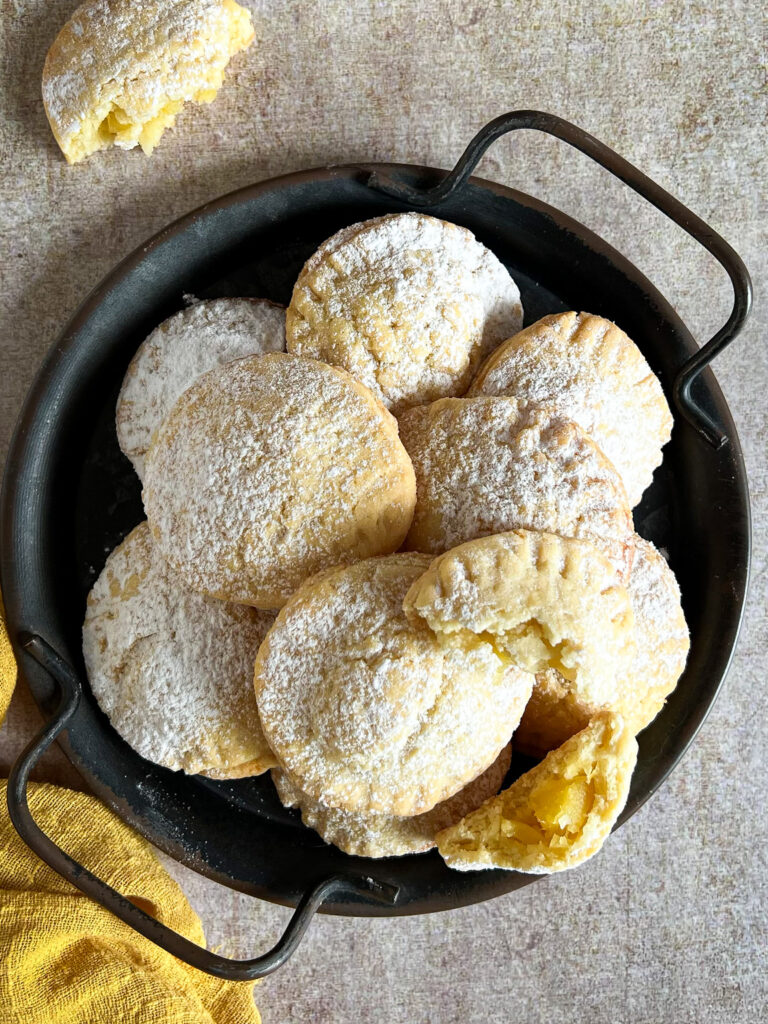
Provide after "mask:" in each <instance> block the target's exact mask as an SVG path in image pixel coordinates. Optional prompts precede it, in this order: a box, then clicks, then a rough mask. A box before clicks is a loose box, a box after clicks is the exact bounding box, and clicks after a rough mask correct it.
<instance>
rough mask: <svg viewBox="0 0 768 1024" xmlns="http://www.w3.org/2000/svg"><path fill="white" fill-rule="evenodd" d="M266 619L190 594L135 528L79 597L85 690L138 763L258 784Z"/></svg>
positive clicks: (264, 754)
mask: <svg viewBox="0 0 768 1024" xmlns="http://www.w3.org/2000/svg"><path fill="white" fill-rule="evenodd" d="M273 618H274V616H272V615H270V614H267V613H265V612H257V611H255V610H254V609H253V608H243V607H241V606H239V605H232V604H225V603H224V602H222V601H214V600H212V599H210V598H206V597H201V596H200V595H199V594H193V593H190V592H189V591H188V590H186V589H185V588H184V587H183V586H182V585H181V583H180V582H179V581H178V580H177V579H176V578H175V577H174V576H173V575H172V573H171V572H170V571H169V570H168V568H167V567H166V566H165V564H164V562H163V561H162V559H161V558H159V557H158V555H157V551H156V550H155V548H154V545H153V544H152V538H151V535H150V532H149V527H148V526H147V524H146V523H141V525H140V526H137V527H136V529H135V530H133V532H132V533H130V534H129V535H128V536H127V537H126V539H125V540H124V541H123V542H122V544H120V545H119V547H117V548H115V550H114V551H113V552H112V554H111V555H110V556H109V558H108V559H107V562H106V565H105V566H104V569H103V570H102V572H101V575H100V576H99V578H98V579H97V580H96V583H95V584H94V586H93V589H92V590H91V593H90V594H89V596H88V607H87V611H86V615H85V623H84V625H83V654H84V657H85V665H86V669H87V671H88V678H89V680H90V683H91V689H92V690H93V693H94V696H95V697H96V700H97V701H98V702H99V704H100V706H101V708H102V710H103V711H105V712H106V714H107V715H108V716H109V718H110V720H111V722H112V725H113V726H114V727H115V729H116V730H117V732H119V733H120V735H121V736H122V737H123V739H124V740H125V741H126V742H127V743H129V744H130V746H132V747H133V749H134V750H135V751H137V753H139V754H141V756H142V757H145V758H147V760H149V761H154V762H155V763H156V764H161V765H164V766H165V767H166V768H171V769H173V770H174V771H179V770H182V771H185V772H192V773H200V774H203V775H210V776H211V777H213V778H220V779H224V778H227V779H235V778H240V777H241V776H244V775H258V774H259V773H260V772H263V771H266V770H267V768H271V767H272V766H273V765H274V764H275V763H276V762H275V759H274V757H273V756H272V753H271V751H270V749H269V747H268V746H267V742H266V740H265V739H264V734H263V732H262V730H261V725H260V723H259V716H258V712H257V710H256V701H255V699H254V696H253V686H252V671H253V669H252V666H253V661H254V659H255V657H256V652H257V651H258V649H259V644H260V643H261V641H262V639H263V638H264V635H265V633H266V632H267V629H268V628H269V626H270V625H271V623H272V620H273Z"/></svg>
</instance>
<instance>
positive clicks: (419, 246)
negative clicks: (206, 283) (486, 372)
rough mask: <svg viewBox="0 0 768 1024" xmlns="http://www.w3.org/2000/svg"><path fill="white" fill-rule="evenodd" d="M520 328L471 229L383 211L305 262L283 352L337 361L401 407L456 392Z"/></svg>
mask: <svg viewBox="0 0 768 1024" xmlns="http://www.w3.org/2000/svg"><path fill="white" fill-rule="evenodd" d="M521 324H522V306H521V304H520V293H519V291H518V289H517V286H516V284H515V283H514V281H513V280H512V278H511V277H510V276H509V274H508V272H507V271H506V269H505V268H504V266H503V265H502V264H501V263H500V262H499V260H498V259H497V258H496V257H495V256H494V255H493V253H491V252H490V251H489V250H488V249H486V248H485V246H483V245H481V244H480V243H479V242H478V241H477V240H476V239H475V237H474V236H473V235H472V234H471V232H469V231H467V230H466V229H465V228H461V227H459V226H458V225H456V224H450V223H447V222H446V221H441V220H437V219H436V218H434V217H426V216H424V215H423V214H416V213H405V214H389V215H387V216H385V217H380V218H377V219H375V220H371V221H365V222H363V223H361V224H353V225H351V226H350V227H347V228H344V229H342V231H340V232H338V233H337V234H336V235H334V236H333V237H332V238H330V239H328V241H326V242H325V243H324V244H323V245H322V246H321V247H320V248H319V249H318V250H317V252H316V253H315V254H314V255H313V256H312V257H310V259H309V260H308V261H307V263H306V265H305V267H304V268H303V270H302V272H301V274H300V275H299V279H298V281H297V282H296V286H295V288H294V292H293V297H292V299H291V304H290V306H289V309H288V318H287V334H288V350H289V351H292V352H297V353H299V354H304V355H308V356H313V357H315V358H318V359H323V360H325V361H326V362H330V363H333V364H334V365H338V366H343V367H344V368H345V369H347V370H349V372H350V373H352V375H353V376H354V377H356V378H357V379H358V380H360V381H361V382H362V383H364V384H365V385H366V386H367V387H369V388H370V389H371V390H372V391H373V392H374V394H376V395H377V396H378V397H379V398H381V400H382V401H383V402H384V404H385V405H386V406H387V407H388V408H390V409H392V410H394V411H396V412H399V411H401V410H402V409H404V408H407V407H408V406H411V405H417V404H421V403H424V402H430V401H432V400H434V399H436V398H439V397H441V396H443V395H456V394H462V393H463V392H464V391H465V390H466V389H467V387H468V385H469V382H470V380H471V377H472V374H473V373H474V371H475V369H476V367H477V366H478V364H479V362H480V360H481V359H482V358H484V356H485V355H487V353H488V352H489V351H490V350H491V349H492V348H493V347H494V346H495V345H498V344H499V342H500V341H502V340H503V339H504V338H506V337H509V335H510V334H513V333H514V332H515V331H517V330H519V328H520V326H521Z"/></svg>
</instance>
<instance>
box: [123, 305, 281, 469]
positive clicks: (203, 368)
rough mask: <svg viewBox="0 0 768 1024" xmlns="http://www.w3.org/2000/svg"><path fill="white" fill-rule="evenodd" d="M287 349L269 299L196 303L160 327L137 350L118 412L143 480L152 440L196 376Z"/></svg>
mask: <svg viewBox="0 0 768 1024" xmlns="http://www.w3.org/2000/svg"><path fill="white" fill-rule="evenodd" d="M284 348H285V309H284V308H283V307H282V306H278V305H277V304H276V303H274V302H268V301H267V300H266V299H209V300H208V301H206V302H195V303H194V305H192V306H189V307H188V308H187V309H182V310H180V311H179V312H178V313H174V314H173V316H171V317H169V318H168V319H167V320H164V321H163V322H162V323H161V324H160V325H159V326H157V327H156V328H155V329H154V331H152V333H151V334H150V335H149V336H148V337H147V338H146V339H145V340H144V341H143V342H142V343H141V345H139V347H138V349H137V350H136V354H135V355H134V357H133V359H132V360H131V362H130V364H129V366H128V369H127V371H126V374H125V378H124V380H123V386H122V388H121V389H120V394H119V395H118V398H117V408H116V410H115V421H116V426H117V440H118V443H119V445H120V448H121V450H122V451H123V452H124V453H125V455H126V456H127V457H128V458H129V459H130V460H131V462H132V464H133V468H134V469H135V470H136V473H137V475H138V476H139V478H143V476H144V458H145V456H146V454H147V451H148V450H149V446H150V443H151V441H152V438H153V437H154V435H155V434H156V433H157V431H158V430H159V429H160V427H161V425H162V423H163V420H165V418H166V416H167V415H168V413H169V412H170V411H171V409H172V408H173V406H174V404H175V402H176V401H177V399H178V398H179V397H180V396H181V395H182V394H183V393H184V392H185V391H186V390H187V388H189V387H190V386H191V385H192V384H194V382H195V381H196V380H197V378H198V377H200V376H202V375H203V374H204V373H207V372H208V370H213V369H215V367H217V366H222V365H223V364H224V363H228V362H231V361H232V360H233V359H240V358H242V357H243V356H250V355H263V354H264V353H265V352H282V351H283V349H284Z"/></svg>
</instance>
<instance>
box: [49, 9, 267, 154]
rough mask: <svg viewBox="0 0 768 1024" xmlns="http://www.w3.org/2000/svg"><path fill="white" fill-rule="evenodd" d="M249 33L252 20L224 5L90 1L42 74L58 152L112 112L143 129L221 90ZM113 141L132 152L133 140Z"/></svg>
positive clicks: (63, 35) (64, 33) (59, 39)
mask: <svg viewBox="0 0 768 1024" xmlns="http://www.w3.org/2000/svg"><path fill="white" fill-rule="evenodd" d="M252 34H253V33H252V30H251V29H250V15H249V14H248V13H247V12H246V11H245V10H244V9H243V8H240V7H239V6H237V5H234V4H227V3H224V2H222V0H165V2H163V3H162V4H161V3H158V2H156V0H87V2H85V3H83V4H81V6H80V7H78V8H77V10H76V11H75V12H74V14H73V15H72V17H71V18H70V20H69V21H68V22H67V23H66V24H65V25H64V27H63V28H62V30H61V32H60V33H59V35H58V37H57V38H56V41H55V42H54V44H53V46H52V47H51V50H50V52H49V54H48V59H47V60H46V64H45V69H44V72H43V100H44V103H45V109H46V113H47V115H48V119H49V121H50V122H51V127H52V128H53V130H54V133H55V134H56V137H57V139H58V140H59V142H60V144H61V145H62V148H64V149H65V152H66V151H67V150H68V149H69V148H70V145H71V140H73V139H74V138H75V137H76V136H77V135H78V133H79V132H81V131H82V130H83V128H84V126H88V130H89V131H92V132H94V133H95V132H96V130H97V129H98V126H99V124H100V123H101V121H102V120H103V118H104V117H106V116H107V114H108V113H109V112H110V110H112V109H118V110H119V111H120V112H121V114H123V115H125V119H126V122H128V121H132V122H135V123H136V124H137V125H140V124H142V123H146V122H147V121H150V120H152V119H153V118H155V117H157V116H158V115H160V114H161V113H162V112H163V110H164V108H166V107H167V105H168V104H169V103H178V104H179V105H180V104H181V103H182V102H183V101H184V100H187V99H194V98H196V96H197V94H198V93H200V92H205V91H206V90H209V89H211V88H213V89H216V88H218V87H219V86H220V85H221V82H222V79H223V74H224V68H225V67H226V65H227V62H228V60H229V58H230V57H231V56H232V53H233V52H235V51H236V49H239V48H241V47H242V46H244V45H247V42H248V41H250V38H252ZM91 122H93V123H92V124H91ZM113 141H115V143H116V144H118V145H123V146H127V147H130V146H134V145H136V143H137V141H138V133H137V137H136V138H133V139H132V140H126V139H115V140H113Z"/></svg>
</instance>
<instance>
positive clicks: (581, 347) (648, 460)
mask: <svg viewBox="0 0 768 1024" xmlns="http://www.w3.org/2000/svg"><path fill="white" fill-rule="evenodd" d="M469 393H470V394H471V395H480V394H483V395H509V396H512V397H516V398H519V399H521V400H524V401H529V402H535V403H538V404H540V405H549V406H553V407H554V408H556V409H557V410H558V411H559V412H561V413H563V415H565V416H567V417H569V419H572V420H574V421H575V422H576V423H578V424H579V426H580V427H582V428H583V429H584V430H585V431H586V433H587V434H588V435H589V436H590V437H592V438H593V439H594V440H595V442H596V443H597V444H598V445H599V447H600V448H601V449H602V450H603V451H604V452H605V454H606V455H607V457H608V458H609V459H610V460H611V462H612V463H613V464H614V465H615V467H616V469H617V470H618V472H619V474H620V476H621V478H622V480H623V481H624V486H625V487H626V490H627V495H628V497H629V501H630V505H631V506H633V507H634V505H636V504H637V502H638V501H639V500H640V498H641V496H642V493H643V491H644V490H645V488H646V487H647V486H648V484H649V483H650V482H651V478H652V476H653V470H654V469H655V467H656V466H658V464H659V463H660V462H661V449H662V446H663V445H664V444H666V442H667V441H668V440H669V437H670V433H671V430H672V416H671V413H670V411H669V407H668V405H667V402H666V399H665V398H664V394H663V392H662V389H661V385H660V383H659V381H658V380H657V378H656V377H655V376H654V374H653V372H652V371H651V369H650V367H649V366H648V364H647V362H646V361H645V359H644V358H643V356H642V354H641V352H640V350H639V349H638V348H637V346H636V345H635V344H634V343H633V342H632V341H631V340H630V339H629V338H628V337H627V336H626V334H624V332H623V331H621V330H619V328H618V327H616V326H615V325H614V324H612V323H611V322H610V321H609V320H605V319H603V318H602V317H597V316H592V315H591V314H589V313H573V312H571V313H560V314H555V315H552V316H546V317H543V318H542V319H541V320H539V321H537V323H535V324H532V325H531V326H530V327H527V328H526V329H525V330H524V331H521V332H520V333H519V334H518V335H517V336H516V337H514V338H510V339H509V341H508V342H507V343H506V344H504V345H502V346H501V348H499V349H498V350H497V351H496V352H494V353H493V354H492V355H491V357H490V358H489V359H488V361H487V362H486V363H485V365H484V366H482V367H481V368H480V371H479V372H478V375H477V377H476V379H475V381H474V382H473V384H472V387H471V388H470V391H469Z"/></svg>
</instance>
